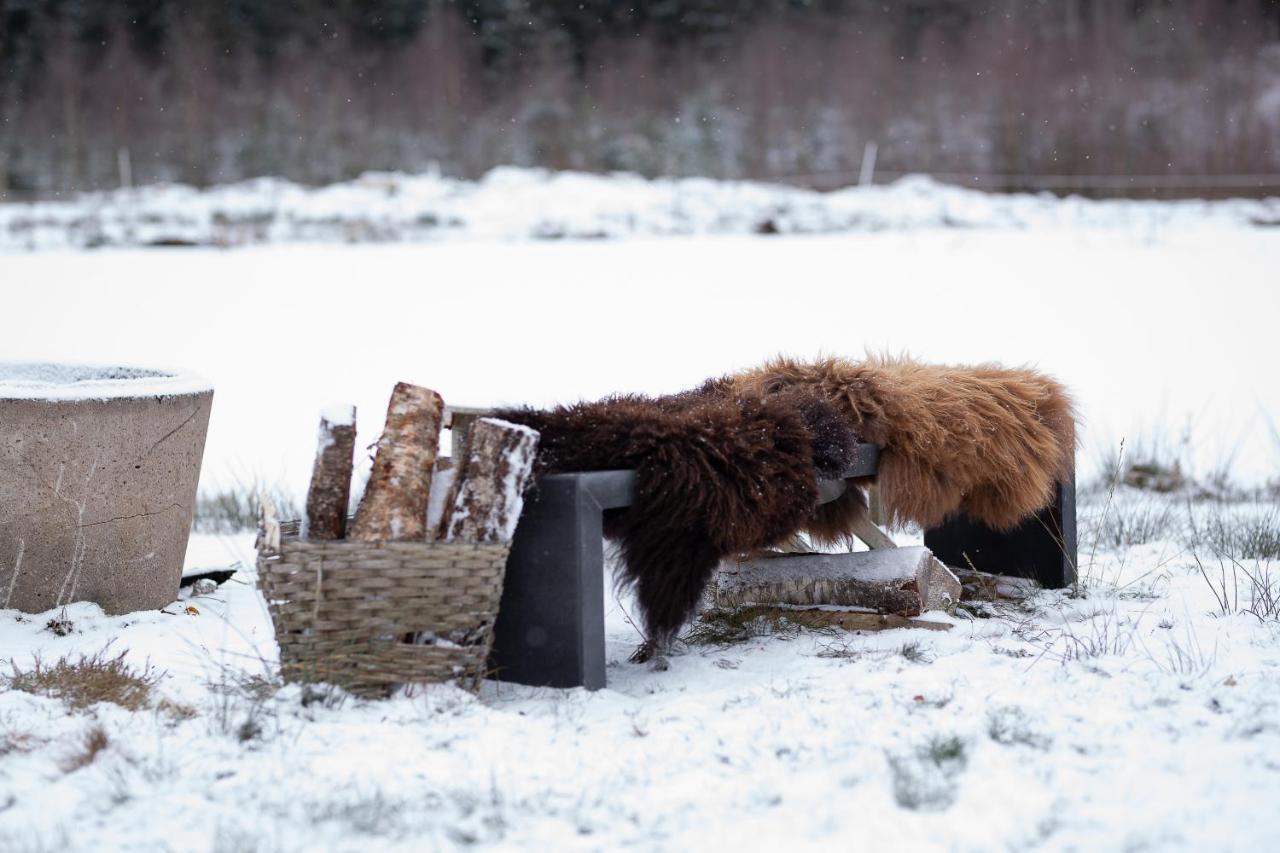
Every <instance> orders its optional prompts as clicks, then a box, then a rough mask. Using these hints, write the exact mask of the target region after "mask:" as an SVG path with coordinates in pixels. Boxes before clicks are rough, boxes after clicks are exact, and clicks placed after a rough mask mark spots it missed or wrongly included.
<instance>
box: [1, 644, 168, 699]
mask: <svg viewBox="0 0 1280 853" xmlns="http://www.w3.org/2000/svg"><path fill="white" fill-rule="evenodd" d="M125 654H126V653H125V652H121V653H120V654H119V655H117V656H115V657H110V656H108V653H107V649H105V648H104V649H103V650H102V651H99V652H96V653H95V654H93V655H88V656H85V655H81V656H80V659H79V660H72V659H71V658H70V657H64V658H60V659H59V660H58V661H57V662H56V663H54V664H53V665H52V666H47V665H45V663H44V662H43V661H41V660H40V659H39V658H36V660H35V661H34V662H33V664H32V667H31V668H30V669H27V670H22V669H19V668H18V665H17V664H16V663H14V662H13V661H10V662H9V665H10V667H11V668H12V672H11V673H10V674H9V675H7V676H4V683H5V685H6V686H7V687H8V688H9V689H11V690H21V691H22V692H24V693H33V694H36V695H39V696H48V697H51V698H53V699H61V700H62V701H64V702H66V703H67V704H68V705H70V706H71V707H72V708H76V709H80V708H87V707H88V706H90V705H93V704H95V703H97V702H112V703H114V704H116V705H119V706H120V707H121V708H126V709H128V710H130V711H137V710H139V709H141V708H145V707H147V706H149V705H150V704H151V698H152V692H153V691H154V689H155V687H156V685H157V684H158V683H159V682H160V679H161V678H162V677H163V673H159V672H156V671H155V670H154V669H153V668H152V667H151V665H150V664H148V665H147V666H145V667H143V668H142V669H141V670H138V669H135V668H134V667H132V666H131V665H129V664H128V663H126V662H125V659H124V657H125Z"/></svg>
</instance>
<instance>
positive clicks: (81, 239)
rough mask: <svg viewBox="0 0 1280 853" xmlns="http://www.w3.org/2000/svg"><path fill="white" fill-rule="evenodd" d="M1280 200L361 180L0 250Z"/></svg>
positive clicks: (86, 216)
mask: <svg viewBox="0 0 1280 853" xmlns="http://www.w3.org/2000/svg"><path fill="white" fill-rule="evenodd" d="M1277 223H1280V199H1276V198H1271V199H1262V200H1227V201H1213V202H1204V201H1182V202H1134V201H1088V200H1085V199H1080V198H1071V199H1065V200H1063V199H1058V198H1055V197H1054V196H1051V195H1047V194H1045V195H1037V196H1033V195H993V194H990V193H983V192H977V191H973V190H968V189H964V188H959V187H954V186H948V185H944V184H940V183H937V182H936V181H933V180H930V179H929V178H926V177H922V176H917V177H911V178H904V179H902V180H899V181H897V182H895V183H893V184H890V185H887V186H875V187H857V188H852V189H846V190H840V191H837V192H829V193H818V192H813V191H810V190H803V189H795V188H791V187H783V186H777V185H770V184H760V183H747V182H732V181H712V180H707V179H703V178H683V179H657V180H646V179H644V178H640V177H637V176H635V175H627V174H617V175H607V176H602V175H587V174H580V173H573V172H546V171H542V170H538V169H514V168H505V169H495V170H494V171H492V172H490V173H489V174H488V175H487V176H485V178H484V179H482V180H480V181H463V180H456V179H452V178H445V177H441V176H439V175H405V174H396V173H371V174H368V175H364V176H363V177H360V178H358V179H356V180H353V181H349V182H347V183H342V184H334V185H332V186H327V187H320V188H309V187H304V186H301V185H299V184H293V183H290V182H288V181H283V180H279V179H274V178H261V179H258V180H253V181H246V182H244V183H239V184H231V185H226V186H219V187H213V188H210V189H207V190H198V189H196V188H194V187H188V186H181V185H167V186H150V187H143V188H139V189H131V190H117V191H112V192H103V193H92V194H86V195H81V196H77V197H74V198H72V199H68V200H63V201H49V202H36V203H25V204H7V205H0V249H28V250H30V249H49V248H66V247H73V248H74V247H103V246H145V245H165V244H186V245H200V246H244V245H250V244H257V243H279V242H298V241H300V242H336V243H369V242H374V243H382V242H403V241H410V242H419V241H439V240H449V239H459V238H462V239H525V238H533V239H563V238H576V239H600V238H615V237H632V236H645V235H648V236H654V235H663V236H670V235H699V234H757V233H766V234H824V233H832V232H848V231H873V232H874V231H883V230H903V229H913V228H984V229H985V228H998V229H1003V228H1015V229H1016V228H1062V227H1071V228H1087V229H1100V228H1105V229H1114V228H1126V229H1128V228H1137V229H1159V228H1165V227H1177V226H1188V225H1191V226H1195V227H1204V226H1205V225H1206V224H1213V225H1216V226H1222V227H1249V226H1274V225H1276V224H1277Z"/></svg>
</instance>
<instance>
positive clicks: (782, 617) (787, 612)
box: [702, 605, 951, 631]
mask: <svg viewBox="0 0 1280 853" xmlns="http://www.w3.org/2000/svg"><path fill="white" fill-rule="evenodd" d="M702 619H703V620H704V621H714V620H715V619H716V613H715V612H714V611H711V612H708V613H704V614H703V616H702ZM754 619H767V620H768V621H770V622H773V623H778V622H783V621H786V622H790V623H791V624H793V625H800V626H802V627H805V628H840V629H842V630H845V631H892V630H895V629H897V628H920V629H923V630H925V631H950V630H951V625H950V623H948V622H929V621H926V620H924V619H911V618H908V617H906V616H898V615H896V614H893V613H867V612H865V611H857V610H829V609H824V610H818V609H806V608H795V607H782V606H775V607H767V606H762V605H752V606H750V607H743V608H741V609H739V610H736V611H734V613H733V621H734V622H735V623H738V624H742V623H743V622H748V621H751V620H754Z"/></svg>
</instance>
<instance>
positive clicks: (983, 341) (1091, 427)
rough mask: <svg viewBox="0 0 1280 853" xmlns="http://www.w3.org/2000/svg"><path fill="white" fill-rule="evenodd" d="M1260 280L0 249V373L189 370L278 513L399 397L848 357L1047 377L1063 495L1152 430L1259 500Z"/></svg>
mask: <svg viewBox="0 0 1280 853" xmlns="http://www.w3.org/2000/svg"><path fill="white" fill-rule="evenodd" d="M1277 268H1280V229H1274V228H1272V229H1261V228H1252V227H1249V228H1226V229H1216V228H1205V229H1203V230H1197V229H1167V230H1166V229H1159V228H1157V229H1152V230H1147V229H1137V230H1133V231H1130V230H1123V229H1122V230H1118V231H1112V230H1105V229H1098V230H1090V229H1065V230H1037V229H1028V230H998V231H997V230H987V231H983V230H976V229H921V230H908V231H902V232H898V231H890V232H882V233H853V234H840V235H823V236H795V237H766V236H720V237H700V238H634V239H628V240H615V241H574V240H561V241H555V242H512V243H495V242H485V243H470V242H452V243H439V244H433V245H418V246H354V247H343V246H302V245H290V246H263V247H255V248H250V249H241V250H236V251H215V250H206V249H183V250H178V249H131V250H103V251H97V252H72V251H56V252H55V251H50V252H43V253H20V254H9V255H0V280H3V281H4V282H5V285H6V288H5V289H6V290H9V295H8V306H9V309H10V310H9V311H6V312H5V313H4V315H3V316H2V317H0V327H2V329H3V333H2V334H0V360H3V359H11V360H26V361H30V360H45V361H58V362H68V363H81V362H92V361H102V360H113V361H116V362H118V363H122V364H148V363H174V364H182V365H186V366H188V367H190V368H192V369H194V370H198V371H199V372H200V373H201V374H203V375H204V376H207V377H208V378H209V380H210V382H211V383H212V384H213V385H214V387H215V388H216V394H215V397H214V402H213V408H212V413H211V420H210V426H209V438H208V443H207V445H206V452H205V474H204V479H205V482H204V484H203V488H206V489H211V488H215V487H218V486H221V485H235V484H238V483H244V482H252V481H253V480H254V479H257V478H260V479H261V480H263V481H265V482H266V483H269V484H275V483H280V484H281V485H283V486H284V487H285V488H287V489H289V490H290V491H292V492H293V493H294V494H296V495H303V494H305V489H306V484H307V479H308V477H309V476H310V473H311V464H312V459H313V455H314V452H315V445H314V444H313V443H312V442H313V437H314V435H315V429H316V420H315V418H316V412H317V407H318V406H320V405H322V404H323V403H324V402H325V401H327V400H333V399H342V400H347V401H350V402H351V403H354V404H355V405H357V406H358V408H359V409H360V411H362V412H374V413H383V412H385V411H386V408H387V402H388V397H389V395H390V392H391V388H392V386H393V385H394V383H395V382H397V381H401V380H403V381H408V382H413V383H415V384H419V385H423V386H425V387H429V388H434V389H436V390H438V391H439V392H440V393H441V394H442V395H443V397H444V399H445V402H446V403H447V404H452V403H461V402H466V403H468V404H473V405H490V406H492V405H503V404H522V403H529V404H534V405H547V404H552V403H556V402H568V401H573V400H577V399H582V398H588V399H590V398H598V397H600V396H603V395H606V394H609V393H614V392H618V391H634V392H641V393H662V392H671V391H677V390H680V389H683V388H690V387H694V386H696V385H697V384H699V383H700V382H701V381H702V380H704V379H705V378H707V377H709V376H714V375H718V374H722V373H725V372H727V371H731V370H737V369H740V368H742V367H743V366H746V365H752V364H757V363H759V362H761V361H762V360H764V359H766V358H768V357H770V356H773V355H776V354H777V353H779V352H786V353H790V354H793V355H797V356H801V357H812V356H814V355H816V354H818V353H820V352H826V353H831V354H840V355H847V356H852V357H858V356H860V355H861V354H862V353H864V352H865V351H867V350H872V351H888V352H895V353H896V352H902V351H908V352H910V353H911V354H912V355H914V356H915V357H917V358H921V359H924V360H927V361H934V362H952V363H975V362H985V361H1002V362H1005V363H1006V364H1021V363H1030V364H1032V365H1034V366H1037V367H1039V368H1040V369H1042V370H1045V371H1047V372H1048V373H1050V374H1053V375H1055V376H1057V377H1058V378H1059V379H1061V380H1062V381H1063V382H1065V383H1066V384H1067V385H1068V386H1070V387H1071V388H1072V389H1073V391H1074V393H1075V395H1076V398H1077V400H1078V402H1079V404H1080V410H1081V413H1082V415H1083V419H1082V424H1081V439H1082V445H1081V454H1080V464H1081V466H1082V471H1081V478H1082V479H1084V478H1087V477H1088V476H1090V475H1091V474H1092V470H1093V468H1094V467H1095V466H1096V464H1097V461H1098V460H1099V458H1100V457H1101V456H1102V455H1103V454H1104V453H1105V452H1110V451H1111V450H1113V449H1114V447H1115V445H1116V444H1118V442H1119V440H1120V439H1121V438H1127V439H1128V441H1127V447H1128V448H1129V452H1130V453H1131V454H1132V453H1133V451H1134V448H1135V444H1136V439H1137V438H1139V437H1142V436H1146V437H1151V436H1152V435H1156V436H1157V437H1158V434H1159V432H1160V431H1163V433H1164V437H1165V438H1166V439H1167V440H1168V442H1169V443H1170V444H1172V445H1179V444H1180V442H1181V441H1182V437H1183V434H1184V432H1186V433H1188V435H1189V439H1190V441H1189V444H1188V448H1187V451H1188V453H1189V455H1190V456H1191V458H1190V459H1189V460H1188V461H1189V462H1191V463H1194V465H1193V467H1195V468H1196V469H1198V471H1201V472H1203V471H1207V470H1211V469H1212V468H1214V467H1217V466H1218V465H1219V464H1220V463H1222V462H1224V461H1232V462H1233V463H1234V473H1235V475H1236V476H1237V477H1238V478H1239V479H1241V480H1244V481H1252V482H1260V481H1265V480H1267V479H1269V478H1271V477H1274V476H1276V473H1277V470H1278V467H1280V466H1277V461H1278V459H1280V446H1278V445H1277V443H1276V440H1275V439H1274V438H1273V432H1272V429H1273V427H1274V428H1278V429H1280V423H1275V421H1274V419H1275V417H1276V416H1275V413H1276V412H1280V383H1277V382H1276V381H1275V377H1274V375H1273V373H1274V371H1273V368H1272V365H1274V364H1275V363H1277V361H1280V346H1278V345H1277V343H1276V338H1275V330H1274V318H1275V317H1276V316H1277V315H1280V288H1277V287H1276V275H1275V270H1276V269H1277ZM11 282H39V286H36V285H35V284H32V285H31V286H27V287H21V288H18V289H13V290H10V289H9V288H8V285H9V283H11ZM139 306H141V307H139ZM375 306H395V310H394V311H390V312H387V313H385V314H380V315H379V316H378V318H377V320H376V321H375V319H374V318H373V317H372V316H370V314H371V312H372V311H374V310H375ZM478 312H479V313H478ZM264 316H266V317H268V318H270V320H269V322H268V323H267V324H266V325H264V324H263V319H262V318H263V317H264ZM481 316H482V317H483V320H481V319H479V318H480V317H481ZM304 365H305V368H304V367H303V366H304ZM1268 418H1271V419H1272V420H1270V421H1269V420H1268ZM381 420H382V419H381V417H380V415H379V416H375V417H366V418H362V419H361V421H362V422H361V423H359V424H358V428H359V435H358V436H357V441H358V444H357V446H358V447H360V448H364V447H367V446H368V445H370V444H372V443H373V442H374V441H376V440H377V438H378V434H379V431H380V430H381V426H382V423H381ZM359 455H360V457H361V459H360V464H361V465H362V466H366V469H367V465H368V462H367V458H365V457H366V454H364V453H361V454H359Z"/></svg>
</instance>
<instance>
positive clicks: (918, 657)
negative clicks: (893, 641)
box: [898, 640, 933, 663]
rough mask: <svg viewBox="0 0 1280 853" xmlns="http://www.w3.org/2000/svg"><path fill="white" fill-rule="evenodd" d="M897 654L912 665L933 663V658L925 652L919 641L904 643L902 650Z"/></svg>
mask: <svg viewBox="0 0 1280 853" xmlns="http://www.w3.org/2000/svg"><path fill="white" fill-rule="evenodd" d="M898 654H900V655H902V656H903V657H904V658H906V659H907V660H909V661H911V662H912V663H933V657H932V656H931V655H930V654H929V653H928V652H926V651H925V650H924V649H923V648H922V647H921V646H920V643H919V641H916V640H913V641H912V642H910V643H905V644H904V645H903V646H902V648H900V649H898Z"/></svg>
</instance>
